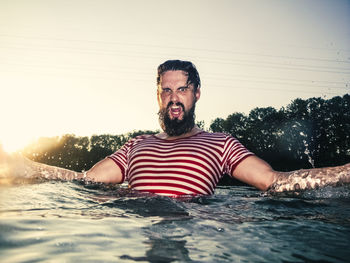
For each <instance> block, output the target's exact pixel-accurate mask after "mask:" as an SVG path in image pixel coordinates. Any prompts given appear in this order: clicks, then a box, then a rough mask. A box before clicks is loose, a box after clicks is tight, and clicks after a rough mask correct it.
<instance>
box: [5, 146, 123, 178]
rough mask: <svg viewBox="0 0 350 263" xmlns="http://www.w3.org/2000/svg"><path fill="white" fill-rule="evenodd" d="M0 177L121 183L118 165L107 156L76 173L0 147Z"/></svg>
mask: <svg viewBox="0 0 350 263" xmlns="http://www.w3.org/2000/svg"><path fill="white" fill-rule="evenodd" d="M1 178H7V179H9V178H26V179H30V178H45V179H50V180H66V181H71V180H84V181H93V182H101V183H121V182H122V180H123V175H122V172H121V170H120V168H119V167H118V165H116V164H115V163H114V161H112V160H111V159H109V158H105V159H103V160H101V161H99V162H98V163H96V164H95V165H94V166H93V167H92V168H91V169H90V170H89V171H87V172H86V173H78V172H75V171H72V170H68V169H64V168H60V167H56V166H50V165H46V164H42V163H37V162H34V161H31V160H29V159H27V158H25V157H23V156H22V155H19V154H11V155H9V154H7V153H5V152H4V151H2V149H1V148H0V179H1ZM0 182H1V180H0Z"/></svg>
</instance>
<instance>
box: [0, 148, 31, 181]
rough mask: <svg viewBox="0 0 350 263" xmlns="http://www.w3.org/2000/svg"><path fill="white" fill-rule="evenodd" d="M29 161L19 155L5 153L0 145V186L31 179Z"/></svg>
mask: <svg viewBox="0 0 350 263" xmlns="http://www.w3.org/2000/svg"><path fill="white" fill-rule="evenodd" d="M30 163H31V161H30V160H28V159H27V158H25V157H24V156H22V155H21V154H19V153H12V154H8V153H6V152H5V151H4V150H3V148H2V147H1V145H0V185H4V184H12V183H14V181H16V180H18V179H19V178H21V179H28V178H31V166H30Z"/></svg>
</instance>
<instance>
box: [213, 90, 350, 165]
mask: <svg viewBox="0 0 350 263" xmlns="http://www.w3.org/2000/svg"><path fill="white" fill-rule="evenodd" d="M210 129H211V130H212V131H220V132H226V133H230V134H232V135H233V136H235V137H236V138H237V139H239V140H240V141H241V142H242V144H243V145H245V146H246V147H247V148H248V149H250V150H251V151H253V152H254V153H255V154H256V155H257V156H259V157H261V158H262V159H264V160H266V161H267V162H268V163H270V164H271V166H272V167H273V168H274V169H276V170H280V171H286V170H295V169H301V168H311V167H312V165H314V166H315V167H324V166H335V165H341V164H345V163H347V162H350V95H349V94H346V95H344V96H343V97H334V98H332V99H329V100H325V99H322V98H310V99H307V100H302V99H296V100H294V101H292V103H291V104H289V105H288V106H287V107H282V108H281V109H280V110H276V109H274V108H272V107H267V108H255V109H253V110H252V111H250V113H249V115H248V116H246V115H244V114H242V113H233V114H231V115H229V116H228V117H227V118H226V119H221V118H217V119H215V120H214V121H213V122H212V124H211V125H210ZM312 163H314V164H312Z"/></svg>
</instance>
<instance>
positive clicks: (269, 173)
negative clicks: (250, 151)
mask: <svg viewBox="0 0 350 263" xmlns="http://www.w3.org/2000/svg"><path fill="white" fill-rule="evenodd" d="M232 176H233V177H235V178H237V179H238V180H240V181H243V182H245V183H247V184H250V185H252V186H255V187H256V188H258V189H260V190H263V191H266V190H270V191H272V192H283V191H295V190H305V189H314V188H318V187H324V186H327V185H339V184H345V183H350V164H346V165H343V166H336V167H325V168H314V169H303V170H297V171H291V172H277V171H274V170H273V169H272V167H271V166H270V165H269V164H268V163H266V162H265V161H263V160H261V159H260V158H258V157H256V156H249V157H247V158H246V159H244V160H243V161H242V162H240V163H239V164H238V165H237V167H236V168H235V169H234V171H233V173H232Z"/></svg>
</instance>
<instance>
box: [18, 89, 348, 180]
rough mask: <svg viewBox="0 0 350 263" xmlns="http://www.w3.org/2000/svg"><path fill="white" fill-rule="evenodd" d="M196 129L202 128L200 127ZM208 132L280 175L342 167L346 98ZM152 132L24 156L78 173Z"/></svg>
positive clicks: (34, 148)
mask: <svg viewBox="0 0 350 263" xmlns="http://www.w3.org/2000/svg"><path fill="white" fill-rule="evenodd" d="M197 124H198V125H199V126H201V127H204V123H203V121H201V122H198V123H197ZM210 131H212V132H225V133H229V134H231V135H233V136H234V137H236V138H237V139H239V140H240V141H241V142H242V144H243V145H245V146H246V147H247V148H248V149H249V150H251V151H252V152H254V153H255V154H256V155H257V156H259V157H260V158H262V159H264V160H266V161H267V162H268V163H269V164H271V166H272V167H273V168H274V169H276V170H279V171H289V170H296V169H302V168H311V167H313V166H314V167H325V166H335V165H342V164H345V163H347V162H350V95H349V94H346V95H344V96H343V97H339V96H338V97H333V98H332V99H329V100H325V99H322V98H310V99H307V100H302V99H295V100H294V101H292V103H290V104H289V105H287V106H286V107H282V108H281V109H280V110H276V109H274V108H272V107H266V108H255V109H253V110H251V111H250V113H249V115H245V114H242V113H233V114H231V115H229V116H228V117H227V118H226V119H222V118H217V119H215V120H214V121H212V123H211V125H210ZM157 132H158V131H135V132H131V133H128V134H123V135H93V136H91V137H77V136H75V135H70V134H68V135H64V136H60V137H51V138H40V139H39V140H38V141H37V142H35V143H33V144H31V145H29V146H27V147H26V148H25V149H24V150H23V153H24V154H25V155H26V156H27V157H28V158H30V159H32V160H34V161H37V162H42V163H46V164H49V165H55V166H59V167H64V168H68V169H72V170H76V171H81V170H87V169H89V168H90V167H92V165H94V164H95V163H96V162H98V161H99V160H101V159H103V158H104V157H106V156H107V155H109V154H111V153H113V152H114V151H116V150H117V149H119V148H120V147H121V146H122V145H123V144H124V143H125V142H126V141H127V140H129V139H130V138H133V137H135V136H137V135H139V134H154V133H157ZM226 179H227V178H226Z"/></svg>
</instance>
